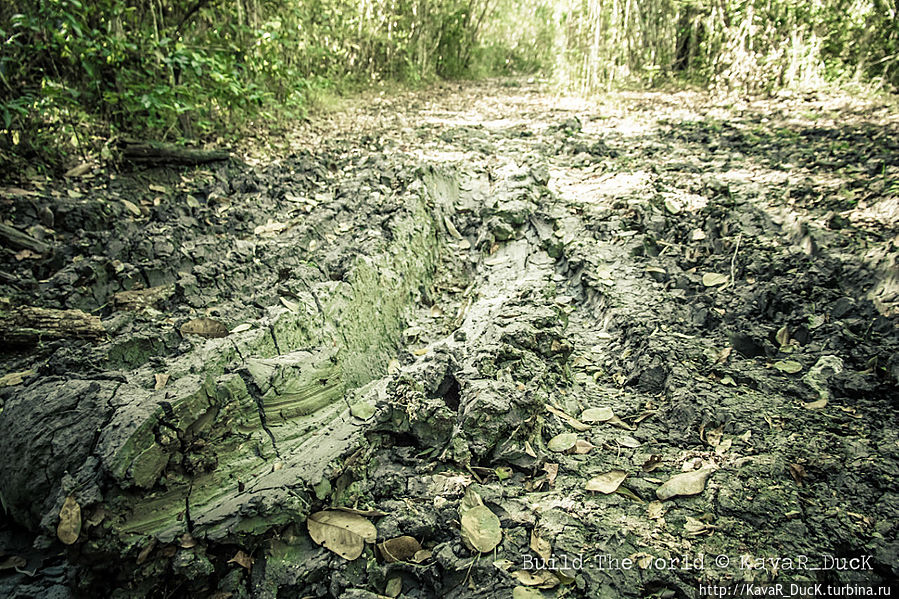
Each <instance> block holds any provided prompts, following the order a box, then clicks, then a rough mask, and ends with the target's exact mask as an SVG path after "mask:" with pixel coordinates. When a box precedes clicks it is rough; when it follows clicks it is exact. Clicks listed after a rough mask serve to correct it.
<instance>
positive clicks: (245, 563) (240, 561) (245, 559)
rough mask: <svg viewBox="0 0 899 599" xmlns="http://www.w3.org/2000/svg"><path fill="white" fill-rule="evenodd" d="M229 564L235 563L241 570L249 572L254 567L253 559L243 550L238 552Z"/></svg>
mask: <svg viewBox="0 0 899 599" xmlns="http://www.w3.org/2000/svg"><path fill="white" fill-rule="evenodd" d="M228 563H229V564H231V563H234V564H237V565H238V566H240V567H241V568H244V569H246V570H249V569H251V568H252V567H253V558H252V557H250V556H249V555H247V554H246V553H244V552H243V551H242V550H238V552H237V553H235V554H234V557H232V558H231V559H229V560H228Z"/></svg>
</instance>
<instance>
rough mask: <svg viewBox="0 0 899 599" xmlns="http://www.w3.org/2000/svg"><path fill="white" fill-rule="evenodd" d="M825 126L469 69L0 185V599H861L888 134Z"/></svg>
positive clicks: (877, 378) (882, 528)
mask: <svg viewBox="0 0 899 599" xmlns="http://www.w3.org/2000/svg"><path fill="white" fill-rule="evenodd" d="M691 102H692V103H694V105H695V106H696V108H694V109H687V108H685V106H688V105H690V103H691ZM853 110H854V109H853V106H852V105H850V104H837V103H835V100H833V99H827V98H824V99H820V98H816V97H787V98H780V99H778V100H768V101H759V102H756V103H747V104H741V105H722V104H720V103H718V104H715V103H712V102H710V100H709V99H708V98H704V97H701V96H697V95H689V94H687V95H674V96H661V95H654V94H642V95H633V96H614V97H610V98H608V99H606V100H603V101H602V102H599V103H593V104H588V103H586V102H575V101H570V102H568V101H560V100H559V99H556V98H552V97H549V96H547V95H545V94H544V93H543V92H542V91H541V90H540V89H539V88H536V87H528V86H519V85H518V84H517V83H514V84H507V85H499V84H497V83H491V84H484V85H480V86H467V87H464V88H461V89H459V90H456V89H453V90H449V89H443V90H438V91H436V92H433V91H432V92H428V93H419V94H416V95H412V96H404V97H401V98H398V99H396V100H394V101H393V103H391V102H388V101H384V102H383V103H381V104H376V105H374V106H372V107H370V108H368V109H360V110H359V111H357V113H356V115H355V118H356V119H357V120H355V121H350V122H349V124H347V125H346V126H344V127H335V130H336V131H337V132H336V133H333V134H331V135H330V136H328V137H327V138H326V139H324V140H321V143H319V144H316V145H315V147H314V148H312V149H310V150H308V151H299V152H294V153H292V154H290V155H287V156H286V157H282V158H280V159H274V158H273V157H271V156H270V157H268V160H264V161H258V160H250V161H248V162H249V163H247V162H240V161H236V160H235V161H231V162H228V163H219V164H214V165H211V166H207V167H203V168H198V169H182V170H172V169H162V168H157V169H144V170H138V169H127V170H124V171H121V172H115V171H114V170H112V169H104V170H97V171H95V172H93V173H92V172H90V171H88V172H86V173H85V172H82V173H80V176H79V177H78V178H74V179H68V180H64V181H44V182H40V181H34V180H32V181H28V182H25V183H20V184H18V185H17V186H8V187H6V188H3V189H2V190H0V202H2V206H3V214H4V220H5V221H6V222H5V225H6V226H7V227H12V228H13V229H14V231H12V232H8V231H7V232H5V233H4V237H3V239H4V245H5V249H4V250H3V255H2V262H0V271H2V272H0V275H2V285H0V296H2V297H3V298H6V299H5V300H4V301H3V302H2V303H0V327H2V328H3V332H4V336H5V337H6V338H7V339H8V340H9V345H8V346H7V347H6V348H5V349H4V353H3V354H2V356H0V358H2V362H0V363H2V373H3V377H2V379H0V409H2V411H0V455H3V456H4V457H3V460H2V463H0V499H2V506H3V512H4V518H5V520H4V521H3V523H2V524H0V552H2V553H0V595H3V596H9V597H15V598H25V597H69V596H114V597H176V596H194V597H216V598H217V599H225V598H227V597H233V598H239V597H272V598H274V597H306V596H308V597H339V598H344V599H350V598H373V597H378V596H388V597H409V598H415V597H418V598H426V597H510V596H511V597H515V598H516V599H525V598H529V597H562V596H569V597H588V598H595V597H617V596H622V595H625V596H635V597H637V596H641V597H648V596H658V597H672V596H676V597H693V596H697V595H698V594H699V593H700V585H708V584H715V585H723V586H728V585H731V586H729V588H734V587H733V586H732V585H734V584H736V583H755V584H764V583H769V582H774V583H777V582H784V583H787V582H791V583H796V584H799V583H821V584H858V585H861V584H888V583H889V582H890V581H892V580H894V579H895V578H896V577H897V576H899V542H897V541H896V538H897V534H899V494H897V476H899V427H897V416H896V407H897V403H896V398H897V397H899V394H897V392H899V354H897V348H899V337H897V334H896V306H897V299H899V298H897V289H899V286H897V281H899V276H897V266H896V258H895V256H896V249H897V244H899V237H897V222H899V215H897V213H896V205H897V202H899V147H897V146H899V144H897V141H896V140H897V139H899V135H897V134H899V127H897V123H896V120H895V118H893V116H891V114H892V113H890V112H889V111H888V110H887V111H886V112H878V109H877V107H872V106H868V105H865V106H863V107H862V108H861V109H859V110H856V111H853ZM379 115H380V116H379ZM360 122H364V123H365V126H363V127H359V126H358V125H359V123H360ZM306 133H307V134H308V133H309V132H308V131H307V132H306ZM17 235H18V237H17ZM22 235H24V236H25V237H24V238H23V237H21V236H22ZM35 243H37V245H36V244H35ZM853 560H855V561H853Z"/></svg>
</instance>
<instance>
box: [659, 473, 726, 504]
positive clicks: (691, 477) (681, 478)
mask: <svg viewBox="0 0 899 599" xmlns="http://www.w3.org/2000/svg"><path fill="white" fill-rule="evenodd" d="M712 470H713V469H712V468H703V469H701V470H694V471H693V472H684V473H682V474H676V475H674V476H672V477H671V478H669V479H668V481H667V482H666V483H664V484H663V485H662V486H661V487H659V488H658V489H656V497H658V498H659V499H660V500H662V501H665V500H667V499H671V498H672V497H678V496H682V495H698V494H700V493H702V492H703V491H705V483H706V481H707V480H708V479H709V475H710V474H711V473H712Z"/></svg>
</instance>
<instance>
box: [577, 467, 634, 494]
mask: <svg viewBox="0 0 899 599" xmlns="http://www.w3.org/2000/svg"><path fill="white" fill-rule="evenodd" d="M626 478H627V472H625V471H624V470H611V471H609V472H606V473H605V474H600V475H599V476H594V477H593V478H591V479H590V480H588V481H587V484H586V485H585V487H584V488H585V489H586V490H588V491H596V492H597V493H604V494H606V495H609V494H610V493H614V492H615V491H617V490H618V487H620V486H621V483H623V482H624V479H626Z"/></svg>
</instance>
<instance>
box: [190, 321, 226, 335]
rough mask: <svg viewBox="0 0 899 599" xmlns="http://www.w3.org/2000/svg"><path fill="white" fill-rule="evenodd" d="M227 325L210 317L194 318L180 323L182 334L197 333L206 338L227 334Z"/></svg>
mask: <svg viewBox="0 0 899 599" xmlns="http://www.w3.org/2000/svg"><path fill="white" fill-rule="evenodd" d="M228 332H229V331H228V327H226V326H225V325H223V324H222V323H220V322H219V321H217V320H213V319H212V318H194V319H193V320H188V321H187V322H185V323H184V324H182V325H181V334H182V335H198V336H200V337H206V338H207V339H214V338H218V337H227V336H228Z"/></svg>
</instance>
